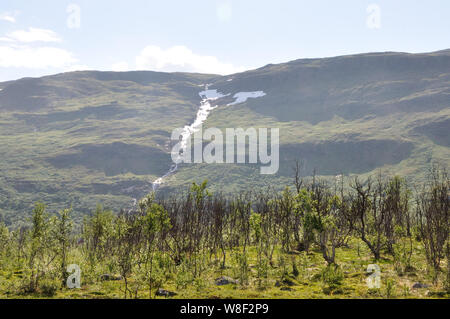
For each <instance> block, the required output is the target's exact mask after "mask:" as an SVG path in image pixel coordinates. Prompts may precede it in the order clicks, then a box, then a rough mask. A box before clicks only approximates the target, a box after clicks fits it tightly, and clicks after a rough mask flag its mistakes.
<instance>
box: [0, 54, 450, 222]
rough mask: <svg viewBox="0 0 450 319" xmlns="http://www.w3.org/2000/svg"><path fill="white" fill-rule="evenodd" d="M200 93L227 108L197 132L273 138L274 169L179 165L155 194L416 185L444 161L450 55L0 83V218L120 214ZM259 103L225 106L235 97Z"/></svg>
mask: <svg viewBox="0 0 450 319" xmlns="http://www.w3.org/2000/svg"><path fill="white" fill-rule="evenodd" d="M204 84H211V86H210V87H211V88H212V89H216V90H217V91H219V92H221V93H223V94H230V95H229V96H226V97H223V98H219V99H217V100H215V101H214V102H213V103H214V105H217V106H218V107H217V108H216V109H214V110H213V111H212V112H211V114H210V115H209V117H208V119H207V121H206V122H205V125H204V126H205V128H208V127H217V128H219V129H225V128H227V127H233V128H238V127H242V128H249V127H255V128H258V127H267V128H272V127H278V128H280V170H279V172H278V173H277V174H275V175H274V176H262V175H260V174H259V167H258V165H240V164H230V165H228V164H227V165H221V164H208V165H207V164H189V165H188V164H183V165H181V166H180V168H179V171H178V172H177V173H176V174H173V175H171V176H169V177H168V178H167V179H166V180H165V182H164V184H163V185H162V187H161V189H160V190H159V191H158V192H159V193H160V194H162V195H164V194H168V193H171V192H174V191H178V190H180V189H184V187H186V186H187V185H189V184H190V183H192V182H193V181H196V182H198V181H201V180H203V179H208V180H209V181H210V184H211V189H212V190H213V191H223V192H235V191H242V190H245V189H249V188H250V189H258V188H260V187H267V186H268V185H271V186H273V187H275V188H278V189H280V188H282V187H284V186H285V185H288V184H290V183H291V177H290V176H291V174H292V166H293V164H294V162H295V160H300V161H302V163H303V166H302V174H303V175H304V176H310V175H311V174H312V173H313V172H314V171H316V172H317V173H318V174H320V175H323V176H324V177H325V178H328V179H329V180H331V181H332V180H333V179H334V177H335V176H336V175H338V174H344V175H345V176H347V177H351V176H352V175H355V174H361V175H370V174H375V173H376V172H377V171H379V170H383V171H385V172H386V173H388V174H397V173H398V174H402V175H404V176H406V177H407V178H408V179H409V180H410V182H411V183H415V182H416V181H421V180H423V179H424V177H425V175H426V174H427V169H428V167H429V166H430V165H431V163H433V162H438V163H441V164H443V165H444V166H448V163H449V162H450V151H449V145H450V141H449V136H450V134H448V133H449V130H448V123H449V121H450V50H441V51H436V52H431V53H420V54H410V53H397V52H387V53H386V52H385V53H383V52H376V53H369V54H356V55H345V56H340V57H330V58H320V59H297V60H293V61H290V62H286V63H280V64H271V65H266V66H264V67H262V68H258V69H255V70H249V71H245V72H241V73H236V74H232V75H226V76H221V75H213V74H198V73H185V72H178V73H165V72H154V71H130V72H110V71H106V72H105V71H78V72H68V73H61V74H56V75H51V76H46V77H41V78H24V79H19V80H16V81H8V82H3V83H0V89H2V90H1V91H0V140H1V141H2V143H0V154H1V155H0V159H1V161H0V163H1V164H0V170H1V171H2V174H1V176H0V219H4V220H5V221H7V222H8V223H10V224H11V223H20V222H23V221H24V218H25V217H24V216H26V214H24V212H29V211H31V207H32V205H33V203H34V202H35V201H38V200H41V201H44V202H45V203H47V204H49V209H50V210H53V211H54V210H57V209H61V208H63V207H68V206H70V205H73V207H74V210H76V211H77V214H78V219H79V220H81V216H82V215H83V214H86V213H88V212H89V211H90V210H91V209H93V208H94V207H95V204H96V203H103V204H104V205H105V206H106V207H109V208H113V209H115V210H118V209H119V208H123V207H127V206H128V205H130V204H129V203H130V202H131V201H132V199H133V198H139V197H141V196H143V195H145V194H146V193H148V192H149V191H150V190H151V186H152V182H153V181H154V180H155V179H156V178H158V177H161V176H162V175H164V174H165V173H166V172H167V170H168V169H169V168H170V165H171V160H170V154H169V153H170V149H171V147H172V145H173V141H171V140H170V134H171V132H172V130H173V129H175V128H179V127H184V126H185V125H189V124H190V123H192V122H193V120H194V119H195V116H196V113H197V111H198V108H199V106H200V101H201V97H200V96H199V92H200V91H202V90H203V89H204V87H203V85H204ZM254 91H264V93H265V96H261V97H258V98H251V99H248V100H246V101H245V102H243V103H238V104H235V105H231V104H232V103H231V102H233V98H232V97H233V96H234V94H236V93H239V92H254Z"/></svg>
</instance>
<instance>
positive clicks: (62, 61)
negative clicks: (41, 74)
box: [0, 46, 77, 69]
mask: <svg viewBox="0 0 450 319" xmlns="http://www.w3.org/2000/svg"><path fill="white" fill-rule="evenodd" d="M75 62H77V59H75V58H74V57H73V55H72V53H70V52H68V51H66V50H64V49H60V48H54V47H40V48H32V47H28V46H0V67H4V68H9V67H16V68H30V69H45V68H62V67H68V66H70V65H72V64H73V63H75Z"/></svg>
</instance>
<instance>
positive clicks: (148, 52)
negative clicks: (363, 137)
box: [0, 0, 450, 81]
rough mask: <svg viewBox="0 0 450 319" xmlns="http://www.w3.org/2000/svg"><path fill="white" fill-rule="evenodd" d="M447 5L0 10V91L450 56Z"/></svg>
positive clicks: (50, 0) (384, 0)
mask: <svg viewBox="0 0 450 319" xmlns="http://www.w3.org/2000/svg"><path fill="white" fill-rule="evenodd" d="M449 17H450V1H448V0H428V1H402V0H379V1H377V0H372V1H365V0H341V1H321V0H315V1H301V0H278V1H267V0H258V1H256V0H255V1H254V0H240V1H236V0H191V1H185V0H183V1H181V0H178V1H174V0H165V1H153V0H127V1H111V0H110V1H106V0H70V1H65V0H40V1H29V0H1V3H0V81H5V80H11V79H17V78H21V77H26V76H41V75H46V74H53V73H58V72H64V71H70V70H80V69H97V70H116V71H125V70H136V69H145V70H157V71H192V72H207V73H222V74H227V73H233V72H237V71H242V70H246V69H252V68H257V67H260V66H263V65H266V64H268V63H279V62H285V61H289V60H293V59H299V58H311V57H326V56H336V55H344V54H351V53H362V52H373V51H402V52H430V51H436V50H442V49H448V48H450V41H449V39H450V18H449Z"/></svg>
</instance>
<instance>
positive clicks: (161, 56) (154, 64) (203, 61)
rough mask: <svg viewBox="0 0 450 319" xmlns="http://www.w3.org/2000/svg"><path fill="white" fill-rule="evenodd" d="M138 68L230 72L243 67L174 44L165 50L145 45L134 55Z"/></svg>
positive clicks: (240, 69) (169, 70) (237, 70)
mask: <svg viewBox="0 0 450 319" xmlns="http://www.w3.org/2000/svg"><path fill="white" fill-rule="evenodd" d="M136 67H137V68H138V69H149V70H154V71H165V72H199V73H214V74H232V73H237V72H241V71H244V70H245V68H242V67H235V66H233V65H232V64H229V63H223V62H221V61H219V60H218V59H217V58H216V57H214V56H207V55H198V54H195V53H193V52H192V51H191V50H190V49H189V48H187V47H185V46H174V47H171V48H169V49H167V50H164V49H161V48H160V47H158V46H153V45H150V46H147V47H146V48H144V50H142V51H141V53H140V54H139V55H138V56H137V57H136Z"/></svg>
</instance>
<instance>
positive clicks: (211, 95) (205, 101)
mask: <svg viewBox="0 0 450 319" xmlns="http://www.w3.org/2000/svg"><path fill="white" fill-rule="evenodd" d="M199 95H200V97H201V98H202V101H201V103H200V108H199V110H198V112H197V116H196V117H195V120H194V122H193V123H192V124H191V125H187V126H185V127H184V128H183V132H182V133H181V141H180V145H181V148H180V153H184V152H185V151H186V146H187V141H188V140H189V139H190V138H191V136H192V134H194V133H195V132H197V131H198V130H199V127H200V126H201V125H203V123H204V122H205V121H206V119H207V118H208V115H209V113H210V112H211V111H212V110H214V109H215V108H216V107H217V106H212V105H211V102H212V101H214V100H217V99H220V98H222V97H225V96H228V95H229V94H222V93H220V92H217V90H210V89H209V85H208V84H207V85H205V90H204V91H201V92H200V93H199ZM177 156H178V158H177V159H180V158H181V155H180V154H178V155H177ZM176 162H178V161H176ZM177 169H178V164H176V163H173V164H172V166H171V167H170V169H169V171H168V172H167V173H166V174H164V175H163V176H162V177H160V178H158V179H157V180H156V181H154V182H153V183H152V185H153V191H156V190H157V189H158V187H159V186H161V184H162V183H163V182H164V179H165V178H166V177H168V176H170V175H172V174H173V173H175V172H176V171H177Z"/></svg>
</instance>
